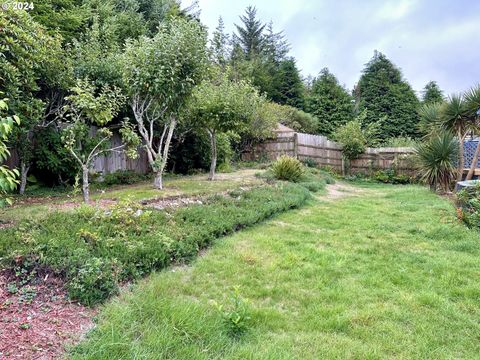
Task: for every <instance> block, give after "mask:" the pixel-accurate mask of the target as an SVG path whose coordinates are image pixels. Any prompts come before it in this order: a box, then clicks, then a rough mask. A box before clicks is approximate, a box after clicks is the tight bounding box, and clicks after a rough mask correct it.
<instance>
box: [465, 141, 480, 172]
mask: <svg viewBox="0 0 480 360" xmlns="http://www.w3.org/2000/svg"><path fill="white" fill-rule="evenodd" d="M477 144H478V140H468V141H465V144H464V145H463V149H464V152H465V168H466V169H468V168H470V166H471V164H472V160H473V155H474V154H475V150H476V149H477ZM479 158H480V157H479ZM477 168H480V159H479V161H478V162H477Z"/></svg>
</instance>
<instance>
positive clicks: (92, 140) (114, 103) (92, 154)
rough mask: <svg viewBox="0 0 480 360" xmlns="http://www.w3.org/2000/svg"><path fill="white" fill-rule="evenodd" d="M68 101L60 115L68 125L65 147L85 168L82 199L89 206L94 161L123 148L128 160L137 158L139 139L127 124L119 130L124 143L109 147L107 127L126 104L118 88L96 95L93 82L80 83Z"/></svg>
mask: <svg viewBox="0 0 480 360" xmlns="http://www.w3.org/2000/svg"><path fill="white" fill-rule="evenodd" d="M66 100H67V104H66V105H65V106H64V107H63V110H62V113H61V114H60V117H61V119H62V120H64V121H65V123H66V127H65V129H64V131H63V137H62V140H63V143H64V145H65V148H66V149H67V150H68V151H69V152H70V154H71V156H72V157H73V158H74V159H75V160H76V161H77V163H78V165H79V167H80V168H81V169H82V192H83V200H84V202H86V203H88V202H89V200H90V192H89V172H90V167H91V166H92V164H93V162H94V161H95V159H96V158H97V157H98V156H100V155H102V154H105V153H107V152H112V151H120V150H123V149H126V152H127V155H128V156H129V157H131V158H135V157H136V156H137V146H138V145H139V144H140V139H139V137H138V136H137V134H136V133H135V132H134V130H133V128H132V127H131V126H130V125H129V124H128V123H127V122H124V123H123V127H122V128H121V129H120V134H121V135H122V140H123V144H122V145H119V146H114V147H112V146H111V144H110V139H111V137H112V135H113V133H112V130H111V129H109V128H108V127H107V125H108V124H109V123H110V122H111V121H112V119H113V118H114V117H115V116H116V115H117V114H118V111H119V109H120V108H121V106H122V104H123V102H124V101H125V98H124V96H123V95H122V94H121V91H120V89H119V88H115V87H112V88H111V87H108V86H103V87H102V89H101V90H100V92H98V94H97V90H96V88H95V86H94V85H93V84H92V83H90V82H89V81H87V80H78V81H77V85H76V86H75V87H74V88H73V89H72V95H70V96H68V97H67V98H66ZM92 126H96V127H97V128H96V129H95V131H93V130H92Z"/></svg>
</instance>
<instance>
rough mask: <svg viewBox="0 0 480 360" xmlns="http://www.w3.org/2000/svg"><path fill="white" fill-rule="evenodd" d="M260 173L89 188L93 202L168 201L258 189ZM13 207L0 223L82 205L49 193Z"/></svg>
mask: <svg viewBox="0 0 480 360" xmlns="http://www.w3.org/2000/svg"><path fill="white" fill-rule="evenodd" d="M259 171H261V170H256V169H245V170H240V171H236V172H234V173H228V174H218V176H217V178H218V179H217V180H216V181H208V180H207V175H194V176H175V177H171V176H168V175H167V176H166V179H165V181H164V189H163V190H157V189H155V188H153V186H152V182H153V180H152V181H144V182H140V183H138V184H134V185H123V186H122V185H117V186H112V187H110V188H108V189H105V190H103V189H95V187H94V186H93V187H92V190H91V196H90V197H91V199H92V201H97V200H104V199H111V200H126V199H129V200H145V199H153V198H167V197H171V196H196V195H208V194H213V193H218V192H222V191H226V190H233V189H236V188H238V187H241V186H251V185H258V184H260V183H261V180H260V179H258V178H256V177H255V176H254V175H255V173H257V172H259ZM14 199H15V203H16V205H14V206H13V207H10V208H6V209H0V220H1V221H5V222H10V221H18V220H21V219H32V218H41V217H43V216H45V215H47V214H48V213H50V212H51V211H52V210H56V209H59V208H63V209H69V208H71V207H65V206H64V205H65V203H79V204H80V203H81V202H82V197H81V195H71V194H68V193H62V192H61V193H48V196H29V195H28V194H27V195H25V196H19V195H18V196H16V197H15V198H14Z"/></svg>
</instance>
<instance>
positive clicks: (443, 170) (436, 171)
mask: <svg viewBox="0 0 480 360" xmlns="http://www.w3.org/2000/svg"><path fill="white" fill-rule="evenodd" d="M457 149H458V145H457V141H456V140H455V138H454V136H453V135H452V134H451V133H449V132H443V133H441V134H440V135H435V136H433V137H432V138H431V139H429V140H427V141H426V142H423V143H421V144H420V145H418V146H417V147H416V149H415V152H416V155H417V157H418V162H419V164H418V170H419V172H420V176H421V179H422V180H423V181H425V182H426V183H427V184H428V185H430V188H431V189H432V190H435V191H436V190H438V189H441V190H442V191H443V192H447V191H449V190H450V189H451V184H452V182H453V180H454V178H455V176H456V159H457V153H458V152H457Z"/></svg>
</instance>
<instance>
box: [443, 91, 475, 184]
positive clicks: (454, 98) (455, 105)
mask: <svg viewBox="0 0 480 360" xmlns="http://www.w3.org/2000/svg"><path fill="white" fill-rule="evenodd" d="M466 111H467V108H466V104H465V101H464V99H463V96H462V95H457V94H454V95H451V96H450V97H449V98H448V101H447V102H446V104H445V105H444V107H443V108H442V111H441V114H440V119H439V120H440V124H441V128H442V129H443V130H445V131H448V132H451V133H454V134H456V136H457V138H458V166H457V181H461V180H462V175H463V168H464V167H465V156H464V150H463V144H464V142H465V137H466V136H467V134H468V131H469V130H470V126H469V121H468V119H467V118H466Z"/></svg>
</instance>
